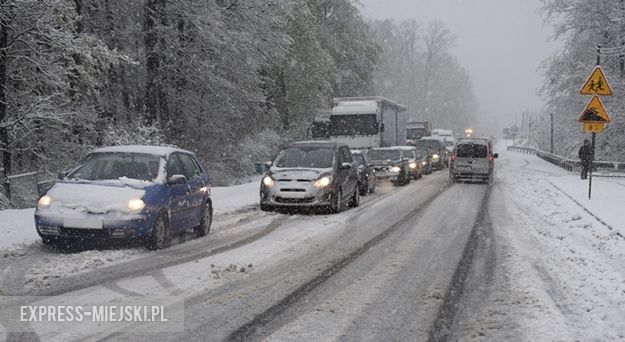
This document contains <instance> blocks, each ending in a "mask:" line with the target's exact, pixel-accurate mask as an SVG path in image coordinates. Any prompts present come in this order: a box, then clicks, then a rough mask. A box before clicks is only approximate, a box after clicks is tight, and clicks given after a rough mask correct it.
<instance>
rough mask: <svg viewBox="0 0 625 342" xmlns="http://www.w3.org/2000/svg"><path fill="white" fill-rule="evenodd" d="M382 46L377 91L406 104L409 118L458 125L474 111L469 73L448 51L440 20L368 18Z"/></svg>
mask: <svg viewBox="0 0 625 342" xmlns="http://www.w3.org/2000/svg"><path fill="white" fill-rule="evenodd" d="M371 25H372V30H373V33H374V37H375V39H376V41H377V42H378V43H379V44H380V45H381V46H382V50H383V51H384V56H383V59H382V60H383V62H382V64H381V66H380V68H379V70H378V72H377V73H376V77H375V85H376V90H377V93H379V94H381V95H384V96H386V97H388V98H391V99H395V100H397V101H399V102H401V103H403V104H406V105H407V106H408V112H409V113H410V115H411V118H410V119H412V120H429V121H431V122H432V123H433V125H434V126H435V127H445V128H451V129H454V130H460V129H464V127H467V126H468V125H469V124H470V123H471V119H472V118H473V117H474V115H475V114H477V113H476V111H477V101H476V99H475V95H474V93H473V88H472V85H471V78H470V76H469V74H468V73H467V72H466V70H465V69H464V68H463V67H462V66H461V65H460V63H459V62H458V61H457V60H456V58H455V57H454V56H453V55H452V53H451V48H452V47H453V44H454V39H455V38H454V36H453V34H452V33H451V32H450V31H449V30H448V29H447V28H446V27H445V25H444V24H443V23H442V22H440V21H434V22H431V23H428V24H427V25H425V26H422V25H420V24H419V23H418V22H416V21H413V20H408V21H403V22H399V23H397V22H394V21H391V20H383V21H374V22H372V23H371Z"/></svg>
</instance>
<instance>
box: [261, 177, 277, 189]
mask: <svg viewBox="0 0 625 342" xmlns="http://www.w3.org/2000/svg"><path fill="white" fill-rule="evenodd" d="M263 184H265V186H267V187H272V186H274V184H276V182H275V181H274V180H273V178H271V176H266V177H265V178H263Z"/></svg>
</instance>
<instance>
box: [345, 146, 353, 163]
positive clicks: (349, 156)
mask: <svg viewBox="0 0 625 342" xmlns="http://www.w3.org/2000/svg"><path fill="white" fill-rule="evenodd" d="M342 150H343V158H344V159H345V162H347V163H351V162H353V161H354V160H353V159H352V154H351V152H349V149H348V148H346V147H343V148H342Z"/></svg>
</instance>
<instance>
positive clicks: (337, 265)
mask: <svg viewBox="0 0 625 342" xmlns="http://www.w3.org/2000/svg"><path fill="white" fill-rule="evenodd" d="M573 177H574V175H571V174H569V173H568V172H566V171H563V170H561V169H559V168H557V167H555V166H553V165H550V164H548V163H546V162H544V161H542V160H540V159H538V158H536V157H534V156H528V155H522V154H519V153H515V152H507V153H502V157H501V158H500V159H499V160H498V162H497V171H496V173H495V180H494V182H493V184H492V185H490V186H489V185H485V184H462V183H460V184H450V183H449V181H448V174H447V172H446V171H440V172H435V173H433V174H432V175H429V176H426V177H424V178H422V179H420V180H417V181H413V182H412V183H411V184H409V185H407V186H405V187H395V186H392V185H391V184H382V186H380V187H379V188H378V189H377V190H376V192H375V193H374V194H371V195H369V196H366V197H363V198H362V202H361V205H360V207H358V208H353V209H350V210H347V211H344V212H342V213H340V214H335V215H325V214H323V215H322V214H317V215H302V214H293V215H289V214H279V213H262V212H260V211H259V210H258V209H257V207H256V206H249V205H245V206H244V207H242V208H240V209H238V210H235V211H227V212H224V213H221V214H220V215H218V216H217V217H216V222H215V226H214V230H213V231H212V232H211V234H209V235H208V236H206V237H204V238H200V239H192V238H191V237H190V236H189V237H186V236H182V237H180V238H179V240H178V241H176V242H174V243H173V245H172V246H171V247H169V248H167V249H164V250H161V251H147V250H145V249H143V248H142V247H139V246H132V245H130V246H120V247H111V248H108V249H107V248H105V249H103V250H90V249H87V250H84V251H83V250H80V251H65V252H62V251H58V250H54V249H50V248H49V247H43V246H41V245H40V244H33V245H26V246H25V247H22V248H17V249H14V250H12V252H11V253H12V254H5V257H4V258H1V259H0V266H1V269H2V270H3V277H2V291H3V294H4V295H63V296H71V297H73V298H90V299H93V298H95V299H97V300H99V301H101V302H103V303H104V302H106V301H107V300H110V299H111V298H127V299H128V300H130V299H132V298H133V297H135V296H147V297H149V298H154V299H155V300H158V301H160V302H162V303H166V304H170V303H173V302H174V301H179V300H184V305H185V307H184V331H183V332H159V333H158V334H156V335H155V334H145V333H131V332H128V329H121V330H120V331H115V330H105V331H100V330H97V329H96V330H90V329H81V328H80V326H74V327H73V328H72V329H50V330H45V329H43V330H37V331H35V332H33V333H14V334H7V335H6V336H4V337H7V339H8V340H13V341H21V340H24V339H25V338H27V337H33V338H35V336H34V335H33V334H37V335H38V336H39V338H41V340H46V341H49V340H51V341H55V340H56V341H66V340H93V341H96V340H98V341H100V340H107V341H109V340H110V341H147V340H155V339H156V340H158V341H162V340H164V341H174V340H184V341H207V340H210V341H221V340H232V341H259V340H270V341H285V340H286V341H302V340H303V341H317V340H358V341H360V340H370V341H379V340H417V341H444V340H475V341H489V340H524V339H529V340H546V341H551V340H569V339H574V338H575V336H583V338H582V339H583V340H618V339H622V338H625V337H624V336H625V335H624V334H625V326H624V325H623V323H622V322H620V320H619V319H617V318H616V317H619V316H620V313H622V310H623V309H624V308H625V267H624V266H623V265H625V262H624V261H625V241H624V240H623V238H622V236H621V235H619V234H617V233H616V232H615V231H612V230H610V228H609V227H608V226H607V225H606V224H603V223H601V222H599V221H597V220H596V218H595V217H593V215H591V214H589V213H590V212H591V211H590V210H589V209H588V208H585V207H583V206H581V205H580V203H581V202H580V203H576V202H574V201H572V200H571V198H570V197H569V195H567V194H566V193H565V192H562V191H561V190H559V189H558V188H556V187H555V186H554V185H551V184H552V183H553V184H559V185H560V186H561V187H562V189H565V190H566V191H569V192H570V189H569V188H568V187H567V186H566V182H568V179H569V178H570V179H571V180H572V179H573ZM597 182H598V183H599V184H603V183H604V181H602V180H598V181H597ZM605 182H612V184H614V182H616V183H619V182H620V181H619V180H605ZM619 184H620V183H619ZM600 189H601V187H600ZM539 190H540V191H539ZM589 208H590V209H591V210H594V208H592V207H590V206H589ZM585 209H586V210H588V212H586V211H585ZM608 219H609V218H608ZM611 222H614V221H611ZM97 261H99V262H97ZM530 326H531V327H534V329H529V330H528V329H527V328H528V327H530ZM595 326H596V327H600V328H592V327H595ZM1 336H2V334H0V337H1Z"/></svg>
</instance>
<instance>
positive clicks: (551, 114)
mask: <svg viewBox="0 0 625 342" xmlns="http://www.w3.org/2000/svg"><path fill="white" fill-rule="evenodd" d="M549 116H550V117H551V149H550V152H551V154H553V113H550V114H549Z"/></svg>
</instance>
